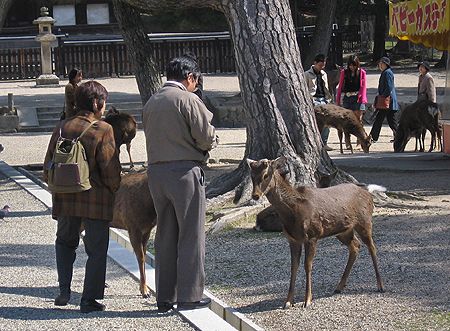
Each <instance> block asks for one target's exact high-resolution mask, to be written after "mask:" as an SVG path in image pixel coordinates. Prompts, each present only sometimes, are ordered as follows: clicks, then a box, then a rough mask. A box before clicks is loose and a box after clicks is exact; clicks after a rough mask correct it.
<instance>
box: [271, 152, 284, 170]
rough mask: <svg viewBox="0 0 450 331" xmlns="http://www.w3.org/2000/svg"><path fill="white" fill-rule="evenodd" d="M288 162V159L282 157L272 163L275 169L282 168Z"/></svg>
mask: <svg viewBox="0 0 450 331" xmlns="http://www.w3.org/2000/svg"><path fill="white" fill-rule="evenodd" d="M286 161H287V159H286V157H285V156H283V155H282V156H280V157H278V158H276V159H275V160H273V161H272V167H274V168H275V169H277V168H280V167H282V166H284V164H285V163H286Z"/></svg>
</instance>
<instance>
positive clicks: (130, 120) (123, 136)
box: [105, 106, 137, 168]
mask: <svg viewBox="0 0 450 331" xmlns="http://www.w3.org/2000/svg"><path fill="white" fill-rule="evenodd" d="M105 122H107V123H109V124H111V126H112V127H113V130H114V140H115V142H116V148H117V150H118V151H119V152H120V146H122V145H123V144H125V145H126V146H127V152H128V156H129V157H130V168H133V167H134V163H133V160H132V159H131V152H130V151H131V141H132V140H133V139H134V137H136V131H137V123H136V120H135V119H134V117H133V116H131V115H130V114H127V113H121V112H119V111H118V110H117V109H116V107H114V106H111V107H110V108H109V110H108V112H107V113H106V116H105Z"/></svg>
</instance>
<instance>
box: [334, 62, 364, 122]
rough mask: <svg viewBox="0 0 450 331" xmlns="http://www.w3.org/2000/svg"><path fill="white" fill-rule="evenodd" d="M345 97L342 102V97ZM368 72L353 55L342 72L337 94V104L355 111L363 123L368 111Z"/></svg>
mask: <svg viewBox="0 0 450 331" xmlns="http://www.w3.org/2000/svg"><path fill="white" fill-rule="evenodd" d="M342 95H344V97H343V99H342V102H341V96H342ZM366 103H367V94H366V71H365V70H364V69H362V68H361V67H360V63H359V59H358V57H357V56H356V55H351V56H350V57H349V58H348V61H347V68H346V69H343V70H341V75H340V78H339V87H338V90H337V93H336V104H337V105H338V106H341V104H342V107H344V108H347V109H351V110H353V111H354V113H355V115H356V117H357V118H359V120H360V121H361V123H362V117H363V113H364V111H365V110H366Z"/></svg>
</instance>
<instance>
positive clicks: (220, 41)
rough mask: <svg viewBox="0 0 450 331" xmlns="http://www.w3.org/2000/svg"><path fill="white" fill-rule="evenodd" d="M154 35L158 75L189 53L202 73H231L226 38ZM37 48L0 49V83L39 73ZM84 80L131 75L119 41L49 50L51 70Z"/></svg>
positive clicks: (65, 43) (231, 54)
mask: <svg viewBox="0 0 450 331" xmlns="http://www.w3.org/2000/svg"><path fill="white" fill-rule="evenodd" d="M216 35H217V36H216V37H214V36H211V35H209V36H208V35H207V36H204V35H182V36H177V35H157V36H156V37H150V45H151V47H150V48H151V51H152V52H151V53H150V54H149V56H153V58H154V59H155V61H156V65H157V67H158V68H159V69H160V72H161V73H164V68H165V66H166V63H167V61H169V60H170V59H171V58H173V57H175V56H179V55H182V54H184V53H186V52H190V53H192V54H195V55H196V56H197V59H198V62H199V65H200V68H201V69H202V72H204V73H232V72H235V71H236V69H235V63H234V50H233V45H232V42H231V39H230V37H229V35H224V34H223V33H219V34H216ZM39 63H40V50H39V48H27V49H14V50H0V80H13V79H31V78H36V77H38V76H39V74H40V64H39ZM74 67H78V68H82V69H83V73H84V76H85V77H89V78H99V77H117V76H125V75H132V74H133V66H132V62H131V58H130V54H129V52H128V50H127V47H126V45H125V44H124V42H123V40H120V39H119V40H101V41H98V40H95V41H65V40H62V39H60V40H59V43H58V47H55V48H54V49H53V68H54V72H55V74H56V75H57V76H59V77H67V74H68V73H69V71H70V70H71V69H72V68H74Z"/></svg>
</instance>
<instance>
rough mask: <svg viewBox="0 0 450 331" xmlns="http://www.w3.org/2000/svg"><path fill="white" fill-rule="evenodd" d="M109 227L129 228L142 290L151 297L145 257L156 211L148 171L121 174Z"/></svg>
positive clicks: (142, 292)
mask: <svg viewBox="0 0 450 331" xmlns="http://www.w3.org/2000/svg"><path fill="white" fill-rule="evenodd" d="M109 226H110V227H113V228H117V229H123V230H127V231H128V236H129V237H130V242H131V246H132V247H133V251H134V254H135V255H136V260H137V262H138V265H139V290H140V292H141V295H142V297H143V298H148V297H149V296H150V291H149V288H148V286H147V284H146V276H145V258H146V252H147V243H148V239H149V237H150V232H151V230H152V229H153V228H154V227H155V226H156V210H155V206H154V204H153V199H152V196H151V194H150V189H149V188H148V176H147V172H146V171H144V172H136V173H129V174H126V175H123V176H122V180H121V182H120V187H119V189H118V190H117V191H116V193H115V196H114V206H113V219H112V222H111V223H110V225H109Z"/></svg>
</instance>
